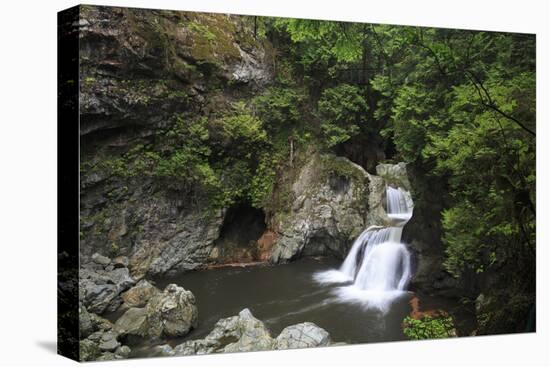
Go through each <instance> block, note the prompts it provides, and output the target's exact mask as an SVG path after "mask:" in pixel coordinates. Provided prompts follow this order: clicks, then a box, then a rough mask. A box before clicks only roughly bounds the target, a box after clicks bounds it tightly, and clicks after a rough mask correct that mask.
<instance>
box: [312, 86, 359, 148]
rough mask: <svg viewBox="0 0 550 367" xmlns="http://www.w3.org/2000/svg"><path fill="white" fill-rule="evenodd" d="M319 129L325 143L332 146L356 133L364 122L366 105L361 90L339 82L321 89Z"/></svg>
mask: <svg viewBox="0 0 550 367" xmlns="http://www.w3.org/2000/svg"><path fill="white" fill-rule="evenodd" d="M318 107H319V115H320V117H321V120H322V121H321V130H322V132H323V137H324V140H325V144H326V145H327V146H328V147H333V146H336V145H338V144H341V143H343V142H345V141H347V140H349V139H350V138H351V137H353V136H355V135H357V134H358V133H359V132H360V130H361V126H362V125H364V124H365V118H366V112H367V110H368V105H367V103H366V101H365V98H364V97H363V96H362V94H361V90H360V89H359V88H358V87H356V86H353V85H349V84H340V85H338V86H336V87H334V88H328V89H326V90H324V91H323V94H322V96H321V99H320V100H319V105H318Z"/></svg>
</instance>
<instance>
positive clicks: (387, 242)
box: [315, 185, 413, 311]
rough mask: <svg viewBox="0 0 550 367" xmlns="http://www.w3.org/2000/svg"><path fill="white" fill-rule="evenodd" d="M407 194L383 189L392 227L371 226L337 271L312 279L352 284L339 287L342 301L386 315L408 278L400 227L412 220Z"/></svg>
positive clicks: (409, 268)
mask: <svg viewBox="0 0 550 367" xmlns="http://www.w3.org/2000/svg"><path fill="white" fill-rule="evenodd" d="M408 198H410V196H409V193H408V192H407V191H405V190H403V189H401V188H394V187H392V186H389V185H388V186H386V213H387V215H388V217H389V218H390V220H391V226H389V227H380V226H371V227H369V228H367V229H366V230H365V231H363V233H361V235H359V237H357V239H356V240H355V242H354V243H353V246H352V248H351V250H350V252H349V253H348V255H347V256H346V259H345V260H344V263H343V264H342V266H341V267H340V269H339V270H330V271H326V272H322V273H318V274H316V275H315V279H316V280H317V281H318V282H320V283H342V282H351V281H352V282H353V284H352V285H350V286H347V287H341V288H339V290H338V296H339V298H340V300H342V301H350V302H358V303H363V304H365V305H366V306H367V307H374V308H377V309H380V310H382V311H386V310H387V309H388V307H389V305H390V304H391V302H392V301H393V300H394V299H395V298H396V297H398V296H399V295H400V294H402V293H403V291H405V289H406V287H407V284H408V281H409V278H410V276H411V260H410V254H409V251H408V250H407V247H406V246H405V245H404V244H402V243H401V234H402V232H403V227H404V226H405V224H406V223H407V222H408V221H409V220H410V218H411V217H412V209H413V208H412V204H409V203H410V201H409V200H407V199H408Z"/></svg>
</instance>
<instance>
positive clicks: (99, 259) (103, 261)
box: [92, 252, 111, 266]
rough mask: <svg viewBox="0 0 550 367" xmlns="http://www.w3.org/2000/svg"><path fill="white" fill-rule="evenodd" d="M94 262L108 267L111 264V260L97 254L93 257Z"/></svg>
mask: <svg viewBox="0 0 550 367" xmlns="http://www.w3.org/2000/svg"><path fill="white" fill-rule="evenodd" d="M92 261H93V262H95V263H96V264H99V265H103V266H107V265H109V264H110V263H111V259H109V258H108V257H106V256H103V255H100V254H98V253H97V252H96V253H95V254H93V255H92Z"/></svg>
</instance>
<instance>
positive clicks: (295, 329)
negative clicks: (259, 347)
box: [275, 322, 331, 349]
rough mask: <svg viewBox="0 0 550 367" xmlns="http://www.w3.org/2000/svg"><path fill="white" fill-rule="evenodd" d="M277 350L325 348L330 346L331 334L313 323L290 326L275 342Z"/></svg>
mask: <svg viewBox="0 0 550 367" xmlns="http://www.w3.org/2000/svg"><path fill="white" fill-rule="evenodd" d="M275 342H276V349H296V348H310V347H325V346H328V345H330V342H331V341H330V335H329V333H328V332H327V331H326V330H325V329H323V328H320V327H319V326H317V325H315V324H314V323H311V322H304V323H302V324H297V325H292V326H288V327H286V328H284V329H283V331H281V334H279V336H278V337H277V339H276V340H275Z"/></svg>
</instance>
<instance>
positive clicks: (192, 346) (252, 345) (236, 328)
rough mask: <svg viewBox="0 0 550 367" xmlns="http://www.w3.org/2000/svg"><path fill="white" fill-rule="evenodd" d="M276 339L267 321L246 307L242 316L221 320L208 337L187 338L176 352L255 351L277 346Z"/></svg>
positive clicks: (191, 353) (185, 353) (188, 353)
mask: <svg viewBox="0 0 550 367" xmlns="http://www.w3.org/2000/svg"><path fill="white" fill-rule="evenodd" d="M273 346H274V340H273V338H271V335H270V333H269V330H268V329H267V327H266V326H265V325H264V323H263V322H261V321H260V320H258V319H256V318H255V317H254V316H253V315H252V313H251V312H250V310H249V309H247V308H245V309H244V310H242V311H241V312H239V315H237V316H232V317H228V318H225V319H221V320H219V321H218V322H217V323H216V325H215V326H214V329H213V330H212V331H211V332H210V334H208V335H207V336H206V338H204V339H198V340H190V341H186V342H184V343H182V344H180V345H178V346H176V347H175V348H174V354H175V355H194V354H208V353H214V352H251V351H260V350H269V349H273Z"/></svg>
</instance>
